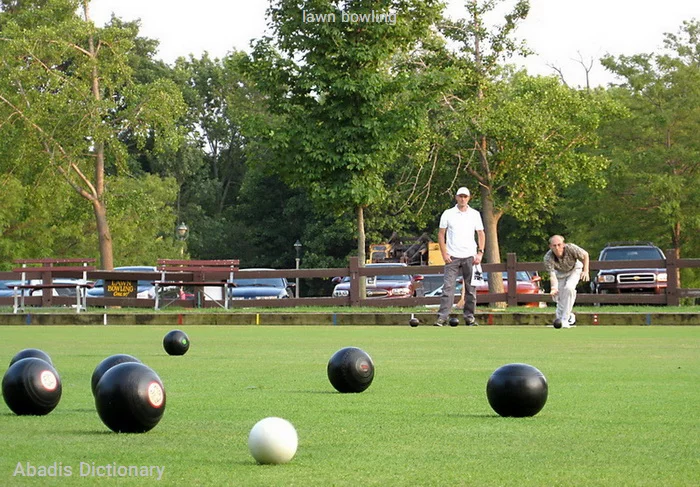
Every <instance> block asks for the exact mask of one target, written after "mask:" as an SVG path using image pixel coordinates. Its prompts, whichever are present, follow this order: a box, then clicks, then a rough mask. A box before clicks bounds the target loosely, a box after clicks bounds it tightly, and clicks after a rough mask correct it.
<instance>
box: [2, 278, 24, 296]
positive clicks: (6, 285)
mask: <svg viewBox="0 0 700 487" xmlns="http://www.w3.org/2000/svg"><path fill="white" fill-rule="evenodd" d="M20 284H22V281H0V298H11V297H12V296H14V292H15V290H14V287H15V286H18V285H20Z"/></svg>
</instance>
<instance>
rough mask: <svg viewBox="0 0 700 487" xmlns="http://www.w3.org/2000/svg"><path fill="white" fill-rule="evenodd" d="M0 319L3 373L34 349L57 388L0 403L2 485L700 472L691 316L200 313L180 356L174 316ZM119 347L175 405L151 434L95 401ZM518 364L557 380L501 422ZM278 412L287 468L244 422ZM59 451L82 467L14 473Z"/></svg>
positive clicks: (698, 387)
mask: <svg viewBox="0 0 700 487" xmlns="http://www.w3.org/2000/svg"><path fill="white" fill-rule="evenodd" d="M1 330H2V340H1V341H0V372H1V373H3V374H4V373H5V371H6V370H7V367H8V364H9V362H10V359H11V358H12V356H13V355H14V354H15V353H16V352H18V351H19V350H21V349H23V348H29V347H33V348H40V349H42V350H44V351H45V352H47V353H48V354H49V355H50V356H51V358H52V359H53V362H54V365H55V367H56V368H57V370H58V371H59V373H60V375H61V379H62V384H63V397H62V399H61V402H60V404H59V405H58V407H57V408H56V409H55V410H54V411H53V412H52V413H51V414H49V415H47V416H41V417H20V416H15V415H14V414H13V413H12V412H11V411H10V410H9V409H8V408H7V406H6V405H5V403H4V401H3V402H2V403H1V404H0V435H1V436H2V441H3V447H2V448H0V485H2V486H12V485H57V486H70V485H92V484H94V483H96V482H98V481H100V480H103V481H105V480H106V481H111V482H109V483H110V484H114V485H120V486H122V485H123V486H127V485H146V484H149V483H151V482H153V481H156V479H157V475H158V474H157V473H156V471H155V470H152V471H153V473H154V475H153V476H152V477H147V478H111V479H100V478H98V477H96V476H92V475H91V474H90V472H88V471H87V470H88V468H87V467H89V468H91V467H92V466H93V465H94V466H95V467H98V466H106V465H112V466H139V467H141V466H146V467H149V466H152V467H156V466H157V467H161V468H164V471H163V474H162V479H161V480H160V482H157V483H158V484H159V485H192V486H199V485H216V486H223V485H233V486H292V485H295V486H356V485H371V486H452V485H464V486H538V487H539V486H556V485H561V486H645V485H647V486H654V487H656V486H661V485H663V486H697V485H698V483H699V482H700V406H699V405H700V328H698V327H670V326H658V327H657V326H646V327H579V328H575V329H571V330H554V329H551V328H545V327H542V328H540V327H478V328H470V327H464V326H462V327H459V328H449V327H447V328H434V327H430V326H421V327H418V328H410V327H408V326H406V327H395V326H394V327H331V326H329V327H321V326H313V327H300V326H293V327H285V326H271V327H264V326H258V327H255V326H235V327H209V326H197V327H191V328H189V329H185V331H186V332H187V333H188V334H189V337H190V339H191V342H192V346H191V348H190V350H189V352H188V353H187V354H186V355H184V356H180V357H171V356H168V355H166V354H165V352H164V351H163V348H162V344H161V342H162V338H163V336H164V334H165V333H166V332H167V331H169V328H166V327H151V326H148V327H147V326H129V327H116V326H90V327H77V326H75V327H74V326H54V327H39V326H22V327H10V326H7V327H2V328H1ZM345 346H357V347H360V348H362V349H363V350H365V351H366V352H368V353H369V354H370V355H371V356H372V359H373V361H374V364H375V379H374V383H373V384H372V385H371V386H370V387H369V388H368V389H367V390H366V391H365V392H363V393H361V394H340V393H338V392H336V391H335V390H334V389H333V387H332V386H331V385H330V383H329V381H328V379H327V376H326V365H327V363H328V359H329V358H330V357H331V355H332V354H333V353H334V352H335V351H336V350H338V349H340V348H342V347H345ZM115 353H128V354H131V355H134V356H136V357H138V358H139V359H141V360H142V361H143V362H144V363H146V364H147V365H149V366H150V367H152V368H153V369H154V370H155V371H156V372H157V373H158V374H159V375H160V377H161V379H162V380H163V383H164V384H165V388H166V392H167V406H166V411H165V415H164V417H163V419H162V421H161V422H160V423H159V424H158V425H157V426H156V427H155V428H154V429H153V430H151V431H150V432H148V433H144V434H116V433H112V432H111V431H110V430H109V429H108V428H107V427H106V426H105V425H104V424H103V423H102V422H101V420H100V418H99V417H98V415H97V413H96V411H95V406H94V401H93V398H92V394H91V391H90V379H91V375H92V371H93V369H94V368H95V366H96V365H97V364H98V363H99V362H100V361H101V360H102V359H103V358H105V357H107V356H108V355H111V354H115ZM512 362H525V363H528V364H531V365H533V366H535V367H537V368H538V369H540V370H541V371H542V372H543V373H544V375H545V376H546V377H547V380H548V383H549V399H548V401H547V404H546V405H545V407H544V409H543V410H542V411H541V412H540V413H539V414H538V415H536V416H534V417H531V418H517V419H516V418H501V417H500V416H498V415H496V414H495V413H494V412H493V410H492V409H491V408H490V406H489V404H488V401H487V400H486V394H485V389H486V382H487V381H488V378H489V376H490V375H491V373H492V372H493V371H494V370H495V369H497V368H498V367H500V366H501V365H504V364H507V363H512ZM267 416H280V417H283V418H285V419H288V420H289V421H291V422H292V423H293V424H294V426H295V427H296V429H297V432H298V435H299V448H298V451H297V454H296V457H295V458H294V459H293V460H292V461H291V462H290V463H289V464H286V465H277V466H262V465H257V464H256V463H255V462H254V460H253V459H252V457H251V456H250V454H249V452H248V448H247V437H248V432H249V431H250V429H251V428H252V426H253V425H254V424H255V423H256V422H257V421H258V420H260V419H262V418H264V417H267ZM54 462H55V464H56V466H57V467H60V468H61V469H62V471H63V472H65V471H66V467H70V470H71V473H72V475H71V476H65V475H64V476H60V477H28V476H24V477H23V476H21V475H19V474H18V475H15V473H16V472H17V470H18V465H20V466H21V468H22V469H23V470H25V471H27V470H28V466H27V465H28V464H29V465H30V466H34V467H39V466H44V467H48V466H52V465H54ZM81 462H82V463H81ZM81 465H82V470H81ZM82 473H88V475H81V474H82ZM101 483H103V482H100V484H101Z"/></svg>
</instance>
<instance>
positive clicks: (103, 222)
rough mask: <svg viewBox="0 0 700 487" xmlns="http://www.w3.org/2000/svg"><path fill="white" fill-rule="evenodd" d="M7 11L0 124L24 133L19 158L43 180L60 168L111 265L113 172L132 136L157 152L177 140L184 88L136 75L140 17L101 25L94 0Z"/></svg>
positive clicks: (1, 42)
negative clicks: (88, 210) (138, 79)
mask: <svg viewBox="0 0 700 487" xmlns="http://www.w3.org/2000/svg"><path fill="white" fill-rule="evenodd" d="M3 8H4V12H3V13H2V14H1V16H0V26H1V27H2V39H0V58H1V59H2V61H3V62H2V66H0V78H1V79H2V81H0V120H1V121H2V126H1V128H0V130H2V132H3V133H9V134H10V135H11V136H13V137H15V138H21V147H22V148H23V152H22V154H21V156H22V158H21V159H17V164H18V165H20V164H31V165H32V166H33V168H34V169H35V170H36V173H38V174H39V175H40V177H49V174H56V175H59V176H60V177H61V178H62V179H63V180H64V181H66V182H67V183H68V185H69V186H70V187H71V188H73V190H74V191H75V192H76V193H77V194H79V195H80V196H81V197H82V198H84V199H85V200H87V201H88V202H89V203H90V205H91V207H92V212H93V215H94V219H95V222H96V229H97V237H98V241H99V253H100V261H101V262H100V264H101V267H102V268H104V269H111V268H112V267H113V243H112V235H111V231H110V226H109V223H108V218H107V205H106V200H107V198H106V192H107V185H106V176H107V175H108V170H109V169H110V168H111V169H113V170H114V172H116V171H117V170H118V169H119V168H120V167H122V168H124V167H125V163H126V159H127V154H128V150H127V147H126V145H125V143H124V141H123V140H124V139H125V138H126V137H128V138H130V139H131V140H133V141H135V142H136V143H137V145H138V147H139V148H140V149H146V147H147V146H148V148H149V149H151V150H153V151H159V150H162V149H163V148H164V147H166V146H168V145H171V144H176V143H177V141H178V140H179V136H180V134H179V133H178V130H177V128H176V125H175V121H176V119H177V117H179V116H180V114H181V112H182V106H183V104H182V97H181V94H180V93H179V91H178V90H177V89H176V88H175V86H174V85H173V83H171V82H169V81H167V80H164V79H158V80H156V81H154V82H151V83H145V84H137V83H135V82H134V80H133V71H132V68H131V66H130V65H129V60H130V59H129V53H130V51H131V50H132V49H133V46H134V40H135V38H136V35H137V29H136V24H123V23H114V24H112V25H111V26H110V25H108V26H106V27H105V28H103V29H98V28H96V27H95V25H94V24H93V22H92V21H91V20H90V15H89V1H88V0H81V1H79V2H78V1H76V0H36V1H27V2H21V3H18V2H11V4H7V3H6V4H4V5H3ZM78 8H80V10H81V11H82V18H81V17H79V16H78V15H77V14H76V12H77V11H78ZM17 155H19V154H17Z"/></svg>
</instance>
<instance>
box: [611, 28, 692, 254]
mask: <svg viewBox="0 0 700 487" xmlns="http://www.w3.org/2000/svg"><path fill="white" fill-rule="evenodd" d="M664 46H665V48H666V51H665V52H663V53H658V54H637V55H634V56H618V57H614V56H606V57H605V58H603V60H602V64H603V65H604V66H605V67H606V68H608V69H609V70H611V71H612V72H613V73H615V74H617V75H618V76H619V77H620V78H621V79H622V80H623V83H622V85H621V89H617V90H613V93H615V94H616V95H617V97H618V98H619V99H620V100H621V101H622V102H623V103H624V104H625V106H626V107H627V108H628V109H629V111H630V114H631V115H630V117H629V118H628V119H626V120H625V121H624V125H621V124H618V125H617V126H614V127H612V128H611V129H610V130H609V131H608V134H609V135H614V136H615V138H614V140H610V144H609V145H610V147H611V148H612V152H611V157H613V158H615V159H616V160H618V161H620V162H621V163H623V167H624V170H622V171H621V172H618V173H617V175H618V176H619V177H618V178H616V180H617V181H618V182H619V183H622V185H623V186H625V187H626V188H625V189H624V190H623V191H622V192H621V197H622V198H623V199H624V202H625V206H626V207H627V208H628V209H630V210H634V211H635V212H636V213H637V214H638V215H639V216H640V219H641V220H645V221H648V222H650V223H652V222H654V224H655V225H657V226H661V227H662V228H664V229H665V231H666V232H668V233H667V235H668V236H669V237H670V238H669V240H670V243H671V245H672V246H673V247H674V248H676V249H681V248H684V247H688V246H689V244H690V245H694V247H695V248H694V249H693V250H694V251H695V252H697V251H698V250H699V249H700V247H698V246H697V243H693V241H694V242H697V235H698V232H699V231H700V212H699V211H698V208H700V140H699V139H698V133H700V22H698V21H686V22H684V23H683V25H682V26H681V29H680V30H679V32H678V33H677V34H665V39H664ZM688 250H690V249H688Z"/></svg>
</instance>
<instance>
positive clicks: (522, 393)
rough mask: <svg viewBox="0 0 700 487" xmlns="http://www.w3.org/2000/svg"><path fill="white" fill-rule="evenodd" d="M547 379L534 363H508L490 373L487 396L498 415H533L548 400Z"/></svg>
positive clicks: (517, 416) (519, 416) (518, 416)
mask: <svg viewBox="0 0 700 487" xmlns="http://www.w3.org/2000/svg"><path fill="white" fill-rule="evenodd" d="M548 392H549V389H548V386H547V379H546V378H545V376H544V375H543V374H542V372H540V371H539V370H537V369H536V368H535V367H533V366H532V365H527V364H519V363H516V364H508V365H504V366H502V367H500V368H498V369H496V371H495V372H494V373H493V374H491V377H490V378H489V380H488V383H487V384H486V397H487V398H488V401H489V404H490V405H491V407H492V408H493V410H494V411H496V412H497V413H498V414H499V415H501V416H504V417H508V416H511V417H516V418H523V417H526V416H534V415H535V414H537V413H538V412H540V411H541V410H542V408H543V407H544V405H545V403H546V402H547V394H548Z"/></svg>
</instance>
